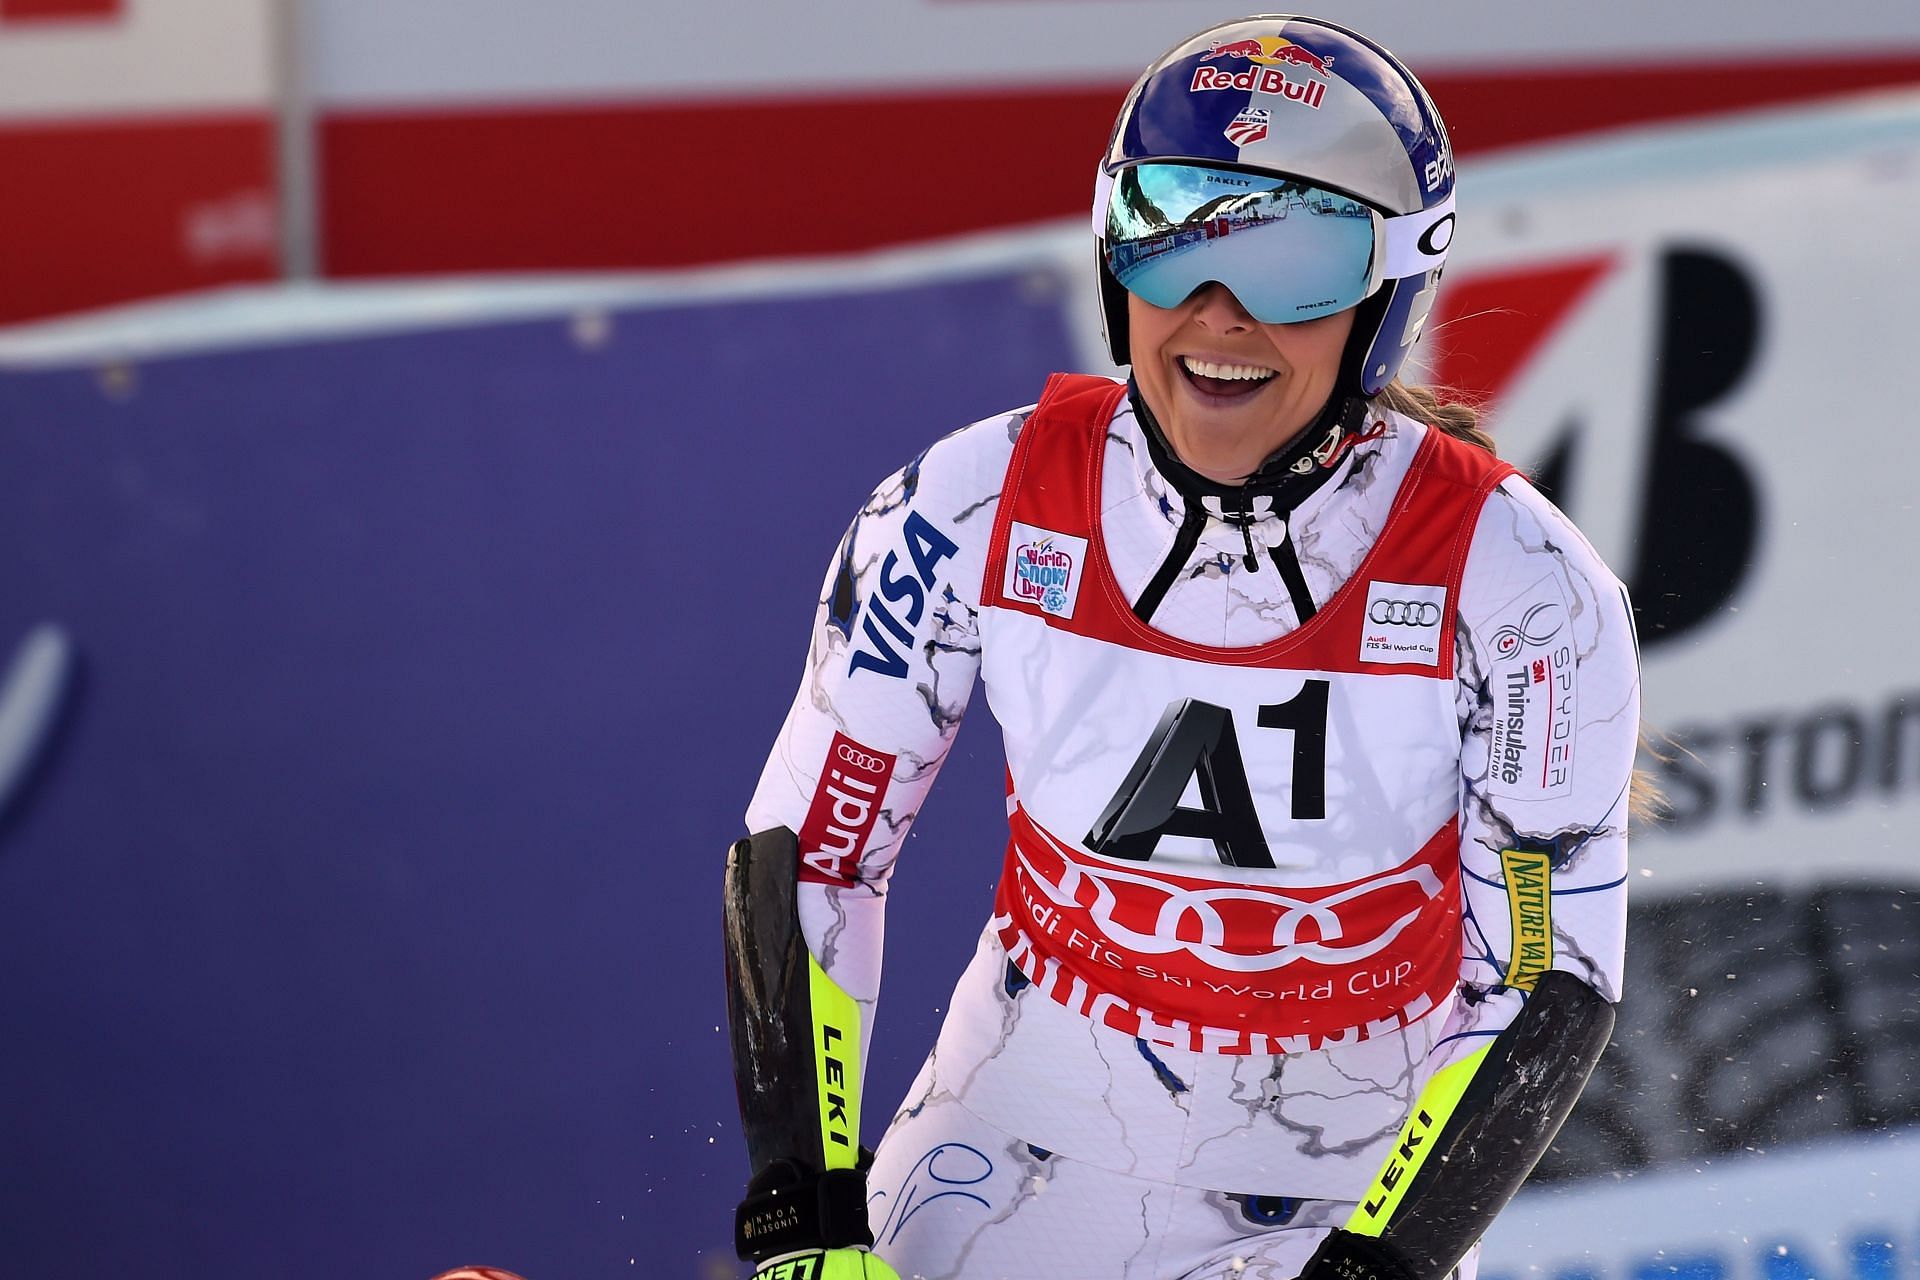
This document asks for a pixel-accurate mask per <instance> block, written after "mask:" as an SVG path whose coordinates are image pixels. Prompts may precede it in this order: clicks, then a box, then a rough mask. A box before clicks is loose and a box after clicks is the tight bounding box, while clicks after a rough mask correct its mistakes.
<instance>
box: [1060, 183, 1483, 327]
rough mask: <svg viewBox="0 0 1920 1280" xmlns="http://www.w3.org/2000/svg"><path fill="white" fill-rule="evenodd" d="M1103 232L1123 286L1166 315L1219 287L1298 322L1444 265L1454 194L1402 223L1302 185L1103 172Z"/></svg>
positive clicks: (1259, 311)
mask: <svg viewBox="0 0 1920 1280" xmlns="http://www.w3.org/2000/svg"><path fill="white" fill-rule="evenodd" d="M1093 230H1094V234H1095V235H1096V236H1098V237H1099V238H1100V242H1101V247H1102V253H1103V255H1104V257H1105V259H1106V265H1107V270H1108V271H1110V272H1112V273H1113V278H1114V279H1115V280H1117V281H1119V282H1120V285H1121V287H1123V288H1124V289H1126V290H1127V292H1129V293H1132V294H1134V295H1136V296H1138V297H1140V298H1141V299H1143V300H1145V301H1147V302H1149V303H1152V304H1153V305H1154V306H1156V307H1177V306H1179V305H1180V304H1181V303H1182V302H1184V301H1186V300H1187V298H1188V297H1189V296H1190V295H1191V294H1192V293H1193V291H1194V290H1195V289H1198V288H1199V287H1200V286H1201V285H1204V284H1208V283H1210V282H1212V281H1218V282H1219V283H1221V284H1223V285H1225V286H1226V287H1227V288H1228V289H1230V290H1232V291H1233V296H1234V297H1235V298H1238V299H1239V301H1240V305H1241V306H1242V307H1244V308H1245V309H1246V310H1247V313H1248V314H1250V315H1251V316H1253V318H1254V319H1256V320H1258V321H1260V322H1261V323H1262V324H1290V323H1292V322H1294V321H1297V320H1311V319H1314V318H1315V317H1317V316H1323V315H1331V314H1333V313H1334V312H1336V311H1344V310H1346V309H1347V308H1348V307H1351V306H1354V305H1355V304H1356V303H1358V302H1360V301H1361V299H1363V298H1366V297H1368V296H1370V295H1371V294H1372V293H1373V292H1374V290H1376V289H1378V288H1379V287H1380V285H1381V282H1382V281H1384V280H1398V279H1401V278H1403V277H1406V276H1412V275H1419V274H1420V273H1422V272H1424V271H1430V270H1433V269H1435V268H1437V267H1439V266H1440V265H1441V263H1443V262H1445V261H1446V257H1447V244H1448V242H1449V241H1450V240H1451V239H1452V236H1453V197H1452V196H1451V195H1449V196H1448V197H1447V199H1446V200H1445V201H1444V202H1443V203H1442V204H1440V205H1438V206H1436V207H1434V208H1432V209H1424V210H1421V211H1420V212H1419V213H1413V214H1407V215H1404V216H1397V217H1396V216H1390V215H1387V214H1383V213H1381V212H1380V211H1379V210H1378V209H1375V208H1374V207H1372V206H1371V205H1368V204H1365V203H1363V202H1361V201H1359V200H1356V199H1354V198H1353V197H1352V196H1348V195H1342V194H1341V193H1340V192H1337V191H1329V190H1326V189H1325V188H1322V187H1316V186H1313V185H1311V184H1309V183H1305V182H1301V181H1298V180H1297V179H1292V178H1284V177H1277V176H1274V175H1271V174H1262V173H1250V172H1245V171H1242V170H1238V169H1220V168H1213V167H1210V166H1205V165H1190V164H1158V163H1149V164H1138V165H1133V166H1131V167H1130V168H1126V169H1122V170H1120V171H1119V172H1118V173H1114V174H1108V173H1106V172H1104V171H1103V172H1102V173H1101V175H1100V180H1099V188H1098V189H1097V191H1096V197H1095V200H1094V227H1093Z"/></svg>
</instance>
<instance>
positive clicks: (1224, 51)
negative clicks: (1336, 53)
mask: <svg viewBox="0 0 1920 1280" xmlns="http://www.w3.org/2000/svg"><path fill="white" fill-rule="evenodd" d="M1216 58H1240V59H1242V60H1244V61H1246V62H1251V63H1254V64H1256V65H1258V66H1263V67H1277V66H1292V67H1305V68H1306V69H1307V70H1309V71H1312V72H1313V73H1315V74H1316V75H1322V76H1324V75H1331V74H1332V71H1333V55H1332V54H1324V55H1322V54H1318V53H1315V52H1314V51H1313V50H1311V49H1308V48H1306V47H1304V46H1302V45H1297V44H1295V43H1294V42H1293V41H1291V40H1283V39H1281V38H1280V37H1279V36H1252V37H1249V38H1248V39H1245V40H1221V41H1217V42H1216V43H1215V44H1214V46H1213V48H1212V49H1210V50H1208V51H1207V52H1206V53H1204V54H1202V55H1201V56H1200V61H1202V62H1212V61H1214V60H1215V59H1216Z"/></svg>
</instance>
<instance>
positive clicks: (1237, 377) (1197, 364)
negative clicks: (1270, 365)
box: [1180, 356, 1275, 382]
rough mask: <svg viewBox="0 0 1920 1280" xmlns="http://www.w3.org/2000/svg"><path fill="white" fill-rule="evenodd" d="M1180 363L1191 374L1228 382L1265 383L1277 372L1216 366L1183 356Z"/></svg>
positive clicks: (1228, 365)
mask: <svg viewBox="0 0 1920 1280" xmlns="http://www.w3.org/2000/svg"><path fill="white" fill-rule="evenodd" d="M1180 362H1181V363H1182V364H1184V365H1186V366H1187V372H1189V373H1196V374H1199V375H1200V376H1201V377H1203V378H1222V379H1225V380H1226V381H1228V382H1265V381H1266V380H1267V379H1268V378H1271V377H1272V376H1273V375H1274V372H1275V371H1274V370H1272V369H1262V368H1260V367H1259V366H1257V365H1251V364H1215V363H1214V362H1213V361H1211V360H1196V359H1194V358H1193V357H1192V356H1181V357H1180Z"/></svg>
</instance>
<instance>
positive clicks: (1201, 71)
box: [1187, 67, 1327, 111]
mask: <svg viewBox="0 0 1920 1280" xmlns="http://www.w3.org/2000/svg"><path fill="white" fill-rule="evenodd" d="M1213 89H1250V90H1252V91H1253V92H1255V93H1269V94H1272V95H1274V96H1275V97H1279V98H1285V99H1287V100H1288V101H1289V102H1298V103H1301V104H1303V105H1305V106H1309V107H1312V108H1313V109H1314V110H1315V111H1318V110H1319V109H1320V103H1321V102H1322V101H1324V100H1325V98H1326V96H1327V82H1326V81H1325V80H1304V79H1303V80H1292V79H1289V78H1288V77H1287V73H1286V72H1284V71H1282V70H1281V69H1280V68H1278V67H1248V68H1247V69H1246V70H1245V71H1228V70H1226V69H1225V68H1224V67H1195V68H1194V69H1193V83H1192V84H1190V85H1188V86H1187V90H1188V92H1190V93H1205V92H1207V91H1209V90H1213Z"/></svg>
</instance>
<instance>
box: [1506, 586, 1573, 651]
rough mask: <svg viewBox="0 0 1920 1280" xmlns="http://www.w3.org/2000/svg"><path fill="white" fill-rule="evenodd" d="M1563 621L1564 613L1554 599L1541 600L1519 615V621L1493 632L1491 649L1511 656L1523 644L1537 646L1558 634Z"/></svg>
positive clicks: (1564, 619)
mask: <svg viewBox="0 0 1920 1280" xmlns="http://www.w3.org/2000/svg"><path fill="white" fill-rule="evenodd" d="M1565 622H1566V615H1565V614H1564V613H1563V612H1561V611H1560V609H1559V606H1558V605H1557V604H1556V603H1555V602H1554V601H1552V600H1542V601H1541V602H1540V603H1539V604H1536V605H1534V606H1533V608H1531V609H1529V610H1527V611H1526V612H1525V613H1524V614H1522V615H1520V621H1519V622H1517V623H1509V624H1508V625H1506V626H1504V627H1501V628H1500V629H1499V630H1498V631H1496V632H1494V633H1493V651H1494V653H1495V654H1496V655H1498V656H1500V657H1502V658H1511V657H1512V656H1513V655H1514V654H1515V653H1518V652H1519V650H1520V646H1521V645H1523V644H1525V645H1532V646H1534V647H1535V648H1538V647H1539V646H1540V645H1543V644H1545V643H1546V642H1547V641H1549V640H1551V639H1553V638H1554V637H1555V636H1557V635H1559V634H1560V627H1561V625H1562V624H1563V623H1565Z"/></svg>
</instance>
